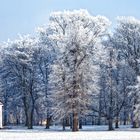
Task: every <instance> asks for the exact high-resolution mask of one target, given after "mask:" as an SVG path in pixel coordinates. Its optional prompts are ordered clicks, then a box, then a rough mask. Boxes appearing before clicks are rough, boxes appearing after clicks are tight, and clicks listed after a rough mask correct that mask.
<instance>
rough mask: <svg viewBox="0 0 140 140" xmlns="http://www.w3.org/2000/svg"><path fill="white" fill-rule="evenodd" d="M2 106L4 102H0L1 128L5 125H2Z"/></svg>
mask: <svg viewBox="0 0 140 140" xmlns="http://www.w3.org/2000/svg"><path fill="white" fill-rule="evenodd" d="M2 106H3V104H2V103H1V102H0V128H3V126H2Z"/></svg>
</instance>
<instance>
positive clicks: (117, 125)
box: [115, 117, 119, 128]
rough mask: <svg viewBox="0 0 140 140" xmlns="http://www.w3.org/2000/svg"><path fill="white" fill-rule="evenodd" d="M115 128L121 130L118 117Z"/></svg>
mask: <svg viewBox="0 0 140 140" xmlns="http://www.w3.org/2000/svg"><path fill="white" fill-rule="evenodd" d="M115 128H119V119H118V117H117V118H116V122H115Z"/></svg>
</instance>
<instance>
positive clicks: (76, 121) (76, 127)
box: [72, 113, 78, 132]
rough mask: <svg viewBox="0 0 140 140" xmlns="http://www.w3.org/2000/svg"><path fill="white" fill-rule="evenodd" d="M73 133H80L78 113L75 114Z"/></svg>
mask: <svg viewBox="0 0 140 140" xmlns="http://www.w3.org/2000/svg"><path fill="white" fill-rule="evenodd" d="M72 131H74V132H75V131H78V114H77V113H73V127H72Z"/></svg>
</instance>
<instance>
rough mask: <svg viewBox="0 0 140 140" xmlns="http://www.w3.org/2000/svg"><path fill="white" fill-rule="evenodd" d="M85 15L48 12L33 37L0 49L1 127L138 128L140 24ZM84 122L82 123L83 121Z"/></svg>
mask: <svg viewBox="0 0 140 140" xmlns="http://www.w3.org/2000/svg"><path fill="white" fill-rule="evenodd" d="M110 28H111V22H110V21H109V20H108V19H107V18H106V17H104V16H93V15H91V14H89V13H88V12H87V11H86V10H73V11H63V12H53V13H51V15H50V18H49V22H48V25H46V26H43V27H39V28H38V32H37V34H36V35H35V36H30V35H25V36H20V37H19V39H17V40H14V41H7V42H5V43H2V44H1V45H0V100H1V102H2V103H3V104H4V109H3V116H4V120H3V121H4V125H8V124H10V123H12V122H13V123H16V124H25V125H26V126H27V127H28V128H29V129H32V128H33V125H39V124H42V122H43V121H46V128H47V129H49V127H50V125H51V124H52V123H56V124H62V126H63V130H65V127H66V126H67V125H68V126H70V128H71V129H72V131H78V130H79V129H81V128H82V125H83V124H84V123H86V122H89V120H88V119H87V118H89V117H91V118H92V119H94V118H96V119H95V120H96V122H95V120H92V123H93V124H98V125H102V124H108V129H109V130H113V129H114V124H115V128H118V127H119V124H120V123H121V122H122V123H123V124H124V125H126V124H127V123H128V124H132V127H134V128H137V127H139V116H140V115H139V110H140V109H139V108H140V106H139V89H140V87H139V83H140V78H139V76H140V68H139V67H140V64H139V62H140V20H138V19H135V18H134V17H118V18H117V26H116V27H115V28H114V29H113V30H110ZM86 119H87V120H86Z"/></svg>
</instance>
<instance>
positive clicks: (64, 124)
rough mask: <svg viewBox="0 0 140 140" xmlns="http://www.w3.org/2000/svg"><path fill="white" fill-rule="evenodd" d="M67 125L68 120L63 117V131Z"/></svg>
mask: <svg viewBox="0 0 140 140" xmlns="http://www.w3.org/2000/svg"><path fill="white" fill-rule="evenodd" d="M65 126H66V120H65V118H64V119H63V131H65V130H66V129H65Z"/></svg>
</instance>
